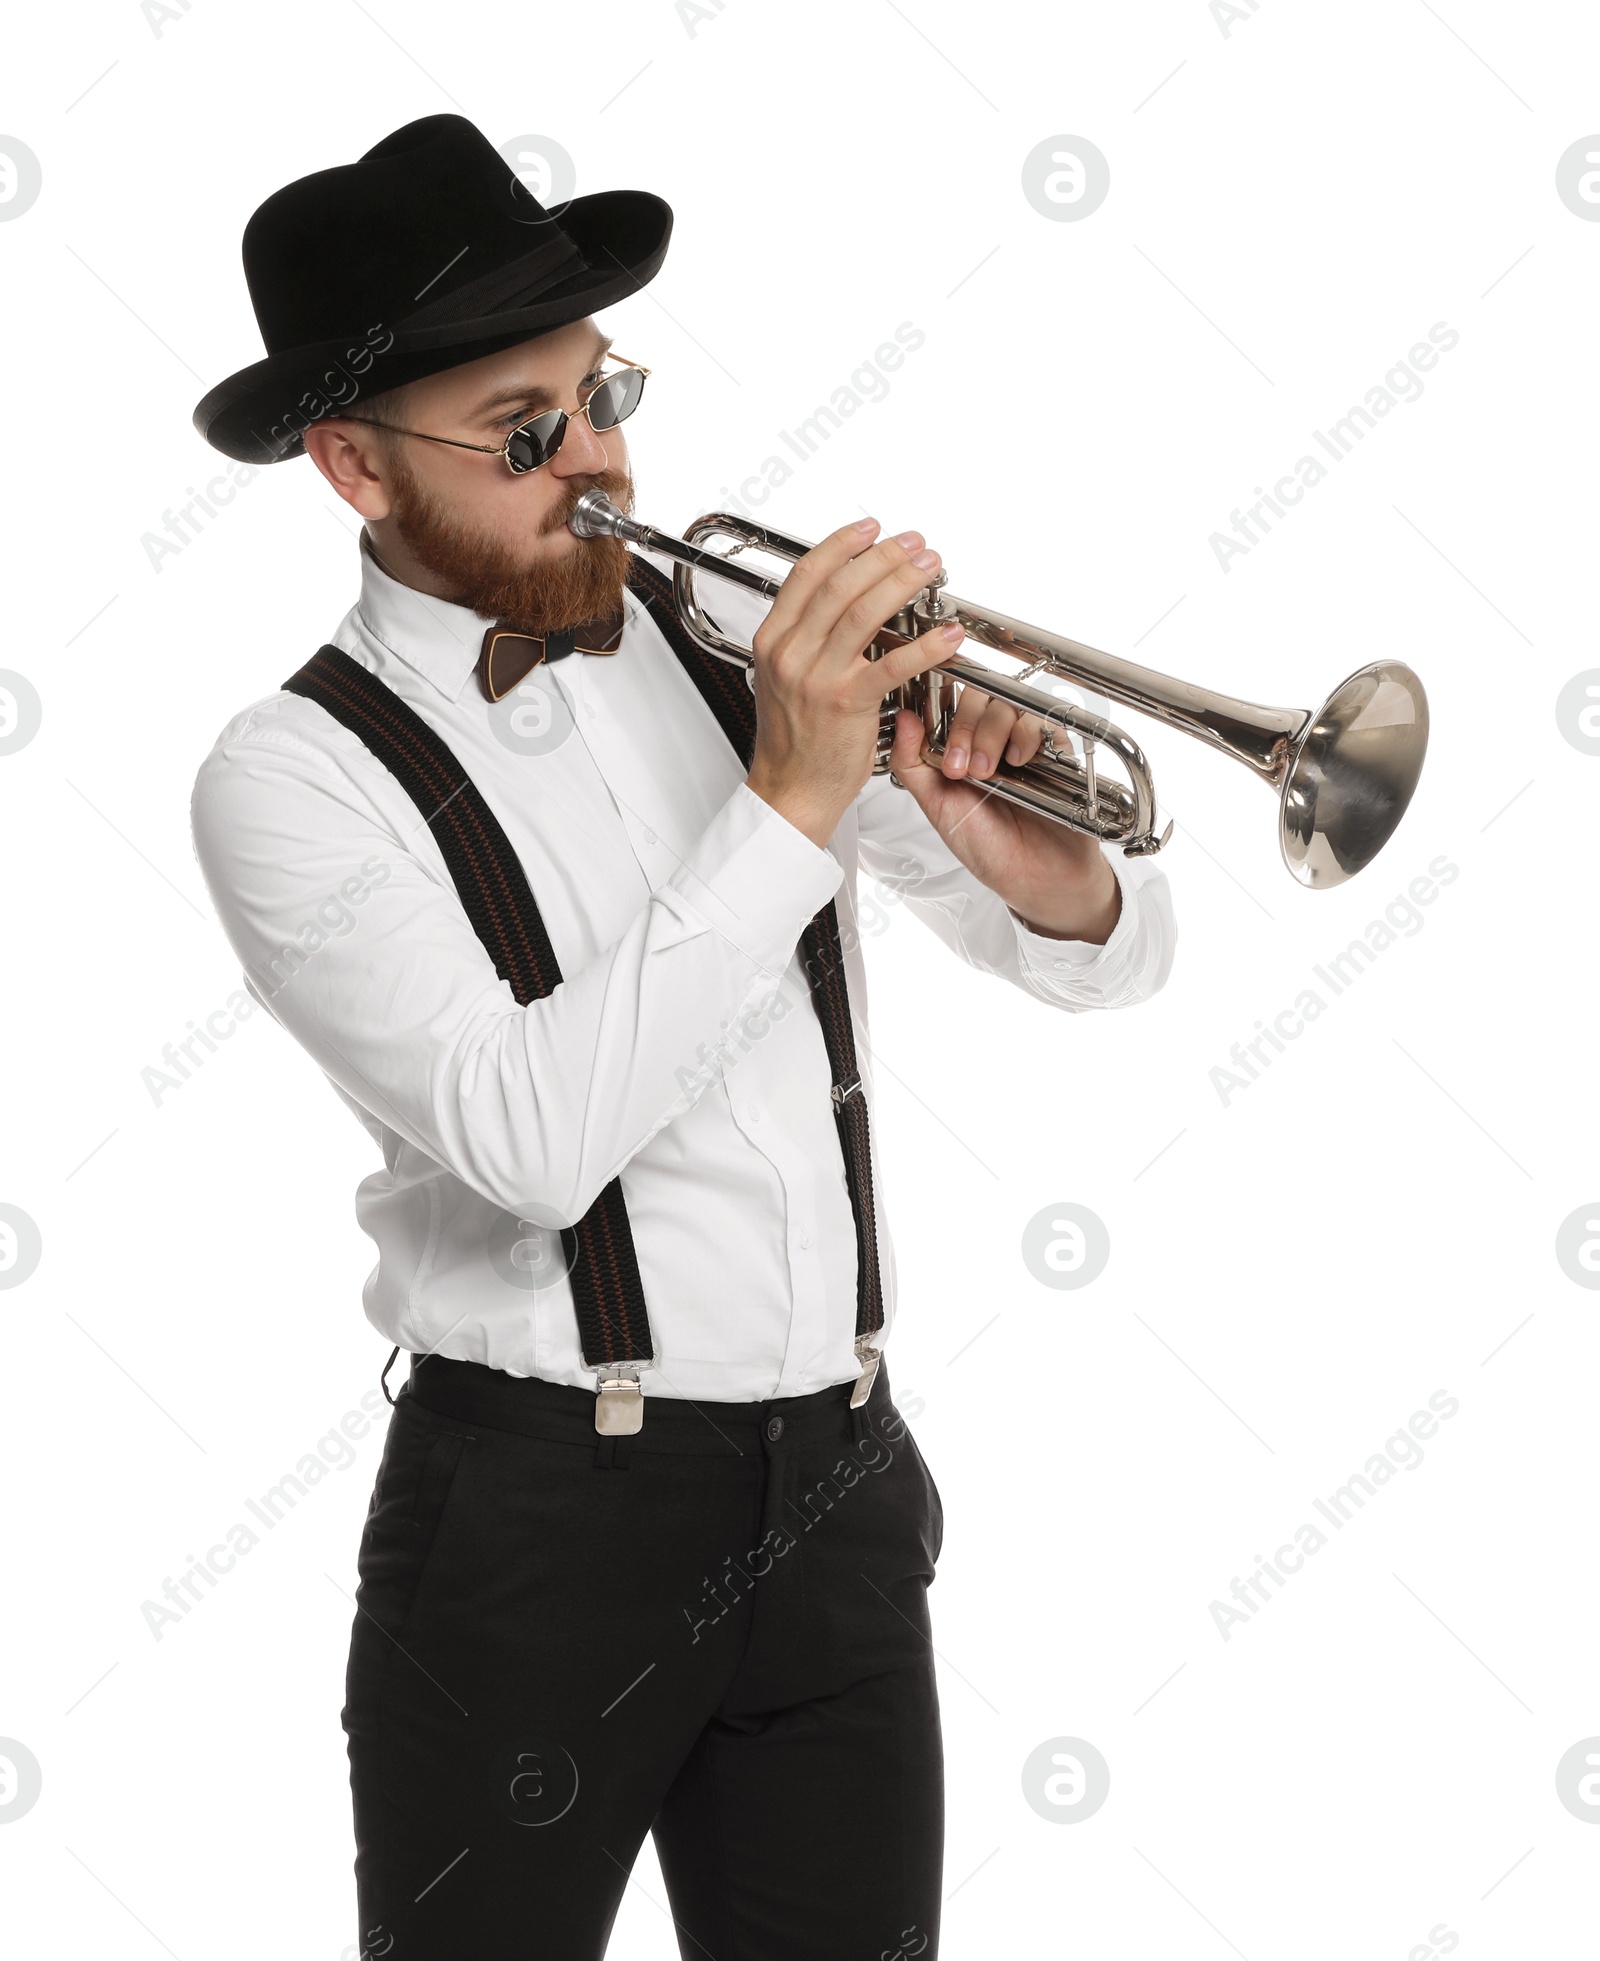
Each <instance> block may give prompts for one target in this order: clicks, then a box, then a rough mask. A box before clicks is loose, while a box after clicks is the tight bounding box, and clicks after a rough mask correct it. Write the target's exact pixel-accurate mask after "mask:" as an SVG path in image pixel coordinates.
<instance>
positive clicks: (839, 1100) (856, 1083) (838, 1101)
mask: <svg viewBox="0 0 1600 1961" xmlns="http://www.w3.org/2000/svg"><path fill="white" fill-rule="evenodd" d="M865 1093H866V1092H865V1091H864V1090H863V1089H862V1087H861V1077H860V1074H859V1073H857V1074H856V1075H854V1076H852V1077H851V1078H850V1080H849V1082H847V1083H835V1084H834V1086H833V1090H832V1095H833V1107H834V1109H835V1110H842V1109H843V1108H844V1106H845V1100H846V1098H847V1097H851V1096H863V1095H865Z"/></svg>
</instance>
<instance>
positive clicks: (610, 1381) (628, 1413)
mask: <svg viewBox="0 0 1600 1961" xmlns="http://www.w3.org/2000/svg"><path fill="white" fill-rule="evenodd" d="M640 1366H641V1365H640V1364H639V1363H638V1362H616V1363H612V1364H609V1365H608V1366H606V1367H605V1368H602V1369H599V1370H598V1371H596V1374H597V1377H598V1387H597V1389H596V1392H595V1399H594V1427H595V1429H596V1430H597V1431H598V1432H599V1433H600V1435H601V1436H602V1437H635V1436H637V1435H638V1434H639V1432H640V1430H642V1429H643V1428H644V1391H643V1390H642V1389H641V1388H640V1387H639V1369H640Z"/></svg>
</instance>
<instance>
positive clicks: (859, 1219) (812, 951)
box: [628, 554, 883, 1406]
mask: <svg viewBox="0 0 1600 1961" xmlns="http://www.w3.org/2000/svg"><path fill="white" fill-rule="evenodd" d="M628 584H629V587H630V588H631V589H632V591H633V593H634V594H635V596H636V597H637V598H638V599H640V600H641V601H642V602H643V603H644V605H645V606H646V607H647V608H648V610H649V613H650V616H651V618H652V619H653V620H654V621H655V623H656V625H657V627H658V628H659V629H660V631H661V634H662V636H663V638H664V639H665V640H666V642H667V645H668V646H669V647H671V649H672V651H673V652H674V653H675V654H676V655H677V657H678V659H679V661H680V662H681V663H682V664H683V667H684V669H685V671H686V672H687V674H688V676H689V679H690V680H691V681H693V682H694V684H695V686H696V687H697V688H698V689H699V690H700V694H701V698H702V699H703V700H704V702H705V704H706V706H707V707H708V708H709V709H710V710H711V712H712V714H713V715H715V716H716V718H717V721H718V724H719V725H720V726H721V729H722V733H723V734H724V735H725V736H726V737H727V738H728V741H729V742H730V744H731V745H732V747H733V751H734V754H735V755H736V756H737V757H738V758H739V760H740V762H741V763H743V764H744V765H745V767H746V768H748V767H749V765H750V760H751V758H752V756H753V755H754V754H755V746H756V704H755V697H754V696H753V695H752V694H751V692H750V685H749V682H748V681H747V680H746V678H745V677H746V673H747V671H748V670H746V669H744V668H742V667H740V666H739V665H737V664H736V663H735V662H732V661H726V660H719V659H718V658H717V656H716V655H715V654H708V653H707V652H706V651H705V650H704V648H702V647H698V646H696V645H695V643H694V641H692V640H691V639H690V638H689V636H688V634H687V633H686V632H685V631H684V628H683V625H682V623H681V621H680V620H679V618H678V611H677V607H676V606H675V605H674V603H673V598H672V581H671V580H670V579H668V578H667V577H665V575H664V574H662V573H661V572H659V571H658V570H657V569H656V567H655V566H653V565H651V564H650V563H649V562H648V561H647V560H645V559H642V558H640V557H639V556H638V555H637V554H635V555H634V559H633V564H632V567H631V569H630V571H629V574H628ZM800 945H801V948H802V951H803V954H804V958H805V969H806V979H807V980H808V981H809V983H810V986H811V999H812V1003H813V1005H814V1006H815V1008H816V1011H817V1019H818V1021H820V1022H821V1024H822V1039H823V1041H824V1043H825V1044H826V1045H827V1051H828V1067H829V1069H830V1070H831V1072H832V1076H833V1113H834V1117H835V1118H836V1120H837V1123H838V1129H839V1146H840V1149H841V1151H842V1152H843V1154H844V1173H845V1183H846V1186H847V1187H848V1189H849V1193H850V1206H851V1210H852V1211H853V1212H854V1214H855V1222H856V1353H857V1354H858V1355H859V1356H860V1357H861V1360H862V1374H861V1377H860V1379H859V1380H858V1382H857V1384H856V1392H855V1401H856V1403H857V1405H858V1406H859V1404H860V1403H862V1402H864V1401H865V1400H866V1397H867V1394H868V1392H869V1391H870V1389H871V1387H872V1378H873V1376H874V1375H875V1374H876V1372H877V1366H878V1349H877V1347H876V1345H875V1344H874V1343H873V1340H872V1337H873V1336H874V1335H875V1334H876V1333H877V1331H878V1330H879V1329H880V1328H881V1327H882V1326H883V1283H882V1280H881V1278H880V1276H879V1272H878V1231H877V1220H876V1215H875V1213H874V1210H873V1202H872V1140H871V1138H870V1136H869V1134H868V1129H867V1099H866V1096H865V1094H864V1092H863V1090H862V1087H861V1075H860V1071H859V1070H858V1069H857V1067H856V1043H855V1031H854V1028H853V1026H852V1023H851V1020H850V998H849V996H848V994H847V993H846V992H845V973H844V949H843V946H842V945H841V943H840V939H839V913H838V908H837V907H836V906H835V904H834V902H833V900H832V899H830V900H829V901H828V903H827V904H826V905H825V906H824V907H823V908H822V910H821V911H820V912H819V913H817V914H816V915H815V917H814V918H813V919H812V920H811V922H810V924H809V925H808V926H807V927H806V929H805V932H804V933H803V934H802V935H801V939H800Z"/></svg>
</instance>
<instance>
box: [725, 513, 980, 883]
mask: <svg viewBox="0 0 1600 1961" xmlns="http://www.w3.org/2000/svg"><path fill="white" fill-rule="evenodd" d="M877 529H878V520H877V519H876V518H863V519H861V520H860V521H859V522H858V523H856V524H847V525H845V526H844V527H843V528H842V529H840V530H838V531H835V532H834V533H833V534H832V535H831V536H830V537H827V538H824V539H823V540H822V542H821V544H819V545H814V546H813V547H812V548H811V550H810V551H808V552H807V553H806V555H805V557H804V558H801V559H797V560H796V561H795V566H794V570H793V571H792V572H790V573H789V575H788V577H787V578H786V579H785V580H784V582H783V587H782V590H781V591H780V592H779V594H778V597H777V598H776V599H775V600H774V601H773V602H772V610H771V611H770V612H769V613H768V614H767V617H766V618H765V619H764V620H763V621H762V622H761V625H760V627H759V628H758V629H757V630H756V635H755V639H754V641H753V642H752V648H753V651H754V654H755V697H756V747H755V755H754V758H753V759H752V761H751V764H750V774H749V776H748V777H747V778H746V781H747V782H748V783H749V785H750V788H751V789H752V790H754V791H755V793H756V795H757V796H758V797H760V798H761V799H762V800H763V801H764V802H766V803H769V804H771V805H772V807H773V809H774V810H776V811H778V812H779V813H780V814H781V815H782V816H784V817H786V818H787V819H788V820H789V822H790V823H791V824H793V825H794V826H795V828H796V829H797V830H800V831H804V832H805V834H806V836H807V837H809V838H810V839H811V841H812V842H813V843H814V844H817V845H821V846H826V844H827V842H828V840H829V838H831V837H832V836H833V833H834V831H835V829H836V828H837V826H838V823H839V820H840V818H841V817H843V815H844V813H845V812H846V810H848V809H849V807H850V805H851V804H852V803H853V802H854V801H855V798H856V797H857V795H858V794H859V793H860V790H861V786H862V785H863V784H864V783H865V782H866V780H867V778H868V777H869V776H870V775H871V774H872V765H873V761H874V759H875V757H876V754H877V746H878V711H879V709H880V707H881V706H882V703H883V698H884V696H885V695H886V694H887V693H888V692H889V690H890V689H891V688H897V687H899V686H900V685H901V683H902V682H905V681H909V680H910V679H911V677H912V676H913V675H915V674H922V673H925V672H926V671H927V669H929V668H930V667H937V666H938V664H939V662H940V661H943V660H948V659H949V658H950V656H951V654H952V653H954V652H955V650H956V648H957V647H958V646H959V645H960V644H961V640H962V636H963V629H962V628H961V627H960V626H958V625H954V624H951V625H949V626H944V627H940V628H937V629H936V630H935V631H933V632H932V633H925V634H922V635H920V636H919V637H918V638H917V639H915V640H910V641H907V642H906V644H905V645H904V646H901V647H895V648H893V649H891V650H890V652H888V653H886V654H885V655H883V657H882V658H881V659H879V660H868V659H867V658H866V652H865V650H866V649H867V647H869V646H870V645H871V643H872V641H873V639H874V637H875V636H876V635H877V633H878V632H879V630H880V629H881V628H882V627H883V626H884V625H885V624H886V623H887V622H888V621H889V620H891V619H892V618H893V617H894V615H895V614H896V613H898V612H899V610H900V608H901V607H902V606H904V605H906V604H907V603H908V601H910V600H912V599H914V598H915V597H916V595H917V594H918V593H919V592H920V591H921V590H922V588H923V587H924V586H925V585H926V584H927V583H928V581H929V579H931V578H932V577H933V576H934V574H935V572H936V571H937V570H938V567H939V554H938V553H937V552H934V551H928V550H925V549H924V546H923V540H922V534H921V533H920V532H918V531H902V532H901V533H900V534H899V536H898V537H894V538H882V539H880V540H879V541H878V542H877V543H876V544H872V543H871V542H870V540H871V538H872V536H873V533H874V532H875V531H876V530H877Z"/></svg>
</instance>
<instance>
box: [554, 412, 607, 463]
mask: <svg viewBox="0 0 1600 1961" xmlns="http://www.w3.org/2000/svg"><path fill="white" fill-rule="evenodd" d="M610 466H611V459H610V458H609V457H608V456H607V454H606V448H605V444H604V443H602V442H601V440H600V438H599V437H598V436H597V435H596V434H595V432H594V431H593V430H592V429H591V428H590V427H589V418H588V417H587V416H586V415H569V416H568V417H567V427H566V431H565V433H564V434H563V435H562V438H561V447H560V449H558V450H557V451H556V453H555V455H554V456H553V457H552V458H551V459H550V467H551V469H553V470H554V471H555V472H556V473H557V474H558V475H559V476H563V477H573V476H585V475H587V476H594V475H595V474H597V473H598V472H599V471H601V470H606V469H609V468H610Z"/></svg>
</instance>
